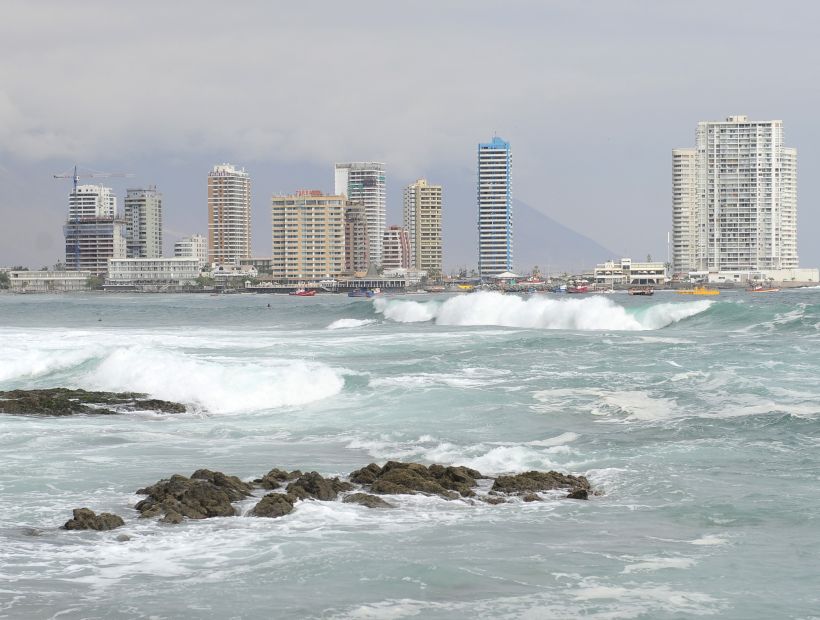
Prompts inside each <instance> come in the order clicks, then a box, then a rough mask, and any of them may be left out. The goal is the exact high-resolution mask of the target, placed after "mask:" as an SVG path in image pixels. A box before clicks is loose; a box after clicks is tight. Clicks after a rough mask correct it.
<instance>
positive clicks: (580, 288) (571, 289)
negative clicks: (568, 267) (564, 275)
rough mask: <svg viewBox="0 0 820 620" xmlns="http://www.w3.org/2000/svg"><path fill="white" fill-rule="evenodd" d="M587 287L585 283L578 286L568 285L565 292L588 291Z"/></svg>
mask: <svg viewBox="0 0 820 620" xmlns="http://www.w3.org/2000/svg"><path fill="white" fill-rule="evenodd" d="M588 292H589V287H588V286H587V285H586V284H579V285H578V286H568V287H567V293H588Z"/></svg>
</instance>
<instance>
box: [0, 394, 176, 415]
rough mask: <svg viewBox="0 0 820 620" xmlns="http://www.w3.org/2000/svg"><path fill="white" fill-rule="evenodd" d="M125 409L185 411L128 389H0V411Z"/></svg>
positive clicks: (102, 411)
mask: <svg viewBox="0 0 820 620" xmlns="http://www.w3.org/2000/svg"><path fill="white" fill-rule="evenodd" d="M128 411H159V412H162V413H184V412H185V405H181V404H179V403H172V402H169V401H166V400H157V399H156V398H148V397H147V396H146V395H145V394H134V393H131V392H87V391H86V390H68V389H65V388H52V389H44V390H10V391H7V392H0V413H9V414H18V415H45V416H69V415H77V414H96V415H113V414H116V413H124V412H128Z"/></svg>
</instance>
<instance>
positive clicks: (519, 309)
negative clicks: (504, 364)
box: [374, 292, 713, 331]
mask: <svg viewBox="0 0 820 620" xmlns="http://www.w3.org/2000/svg"><path fill="white" fill-rule="evenodd" d="M712 303H713V302H712V301H709V300H698V301H691V302H682V303H660V304H653V305H650V306H642V307H639V308H631V309H627V308H625V307H623V306H620V305H618V304H616V303H615V302H613V301H612V300H610V299H608V298H605V297H598V296H596V297H586V298H583V299H564V300H556V299H548V298H544V297H532V298H530V299H523V298H521V297H518V296H516V295H503V294H501V293H496V292H480V293H474V294H472V295H462V296H458V297H452V298H450V299H448V300H446V301H444V302H438V301H430V302H417V301H402V300H388V299H383V298H380V299H376V300H374V307H375V309H376V312H378V313H380V314H383V315H384V316H385V318H387V319H390V320H391V321H396V322H398V323H418V322H424V321H434V322H435V323H436V324H437V325H457V326H458V325H460V326H471V325H497V326H501V327H521V328H528V329H572V330H612V331H642V330H653V329H661V328H663V327H666V326H668V325H671V324H672V323H676V322H678V321H681V320H683V319H686V318H688V317H691V316H694V315H696V314H700V313H701V312H704V311H706V310H708V309H709V307H710V306H711V305H712Z"/></svg>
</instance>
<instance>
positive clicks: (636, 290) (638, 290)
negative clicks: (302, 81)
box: [628, 286, 655, 296]
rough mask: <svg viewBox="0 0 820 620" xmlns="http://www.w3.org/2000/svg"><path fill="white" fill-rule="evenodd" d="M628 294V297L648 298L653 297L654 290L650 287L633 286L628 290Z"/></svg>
mask: <svg viewBox="0 0 820 620" xmlns="http://www.w3.org/2000/svg"><path fill="white" fill-rule="evenodd" d="M628 292H629V294H630V295H647V296H649V295H654V294H655V289H653V288H652V287H651V286H633V287H632V288H631V289H629V291H628Z"/></svg>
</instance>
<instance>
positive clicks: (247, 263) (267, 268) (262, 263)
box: [239, 257, 273, 276]
mask: <svg viewBox="0 0 820 620" xmlns="http://www.w3.org/2000/svg"><path fill="white" fill-rule="evenodd" d="M272 264H273V259H271V258H269V257H262V258H243V259H240V261H239V267H240V268H243V267H253V268H254V269H256V273H257V274H258V275H266V276H269V275H270V273H271V265H272Z"/></svg>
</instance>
